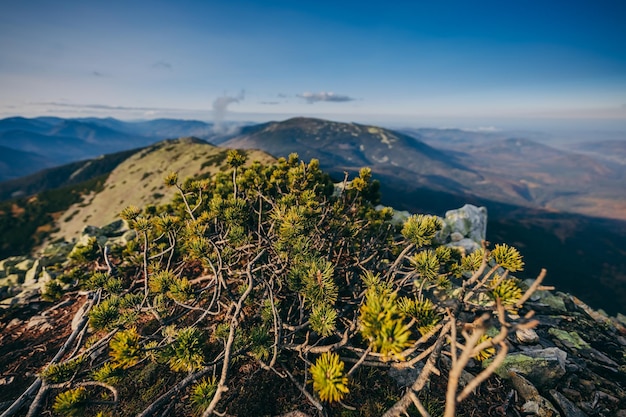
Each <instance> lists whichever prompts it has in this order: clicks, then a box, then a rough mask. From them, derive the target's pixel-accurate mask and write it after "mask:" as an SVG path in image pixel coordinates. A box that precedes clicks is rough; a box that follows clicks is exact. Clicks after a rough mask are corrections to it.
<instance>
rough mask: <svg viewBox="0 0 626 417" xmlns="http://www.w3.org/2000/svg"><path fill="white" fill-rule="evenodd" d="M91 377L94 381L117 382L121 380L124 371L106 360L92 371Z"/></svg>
mask: <svg viewBox="0 0 626 417" xmlns="http://www.w3.org/2000/svg"><path fill="white" fill-rule="evenodd" d="M91 377H92V378H93V379H94V381H100V382H106V383H109V384H116V383H118V382H119V381H120V379H121V377H122V373H121V372H120V368H117V367H115V366H113V365H112V364H111V362H105V363H104V364H103V365H102V366H101V367H100V368H98V369H96V370H95V371H93V372H92V373H91Z"/></svg>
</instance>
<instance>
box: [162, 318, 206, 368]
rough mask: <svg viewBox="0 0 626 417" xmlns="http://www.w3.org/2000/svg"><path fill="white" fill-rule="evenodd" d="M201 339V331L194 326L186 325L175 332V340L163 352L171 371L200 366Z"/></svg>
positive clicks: (201, 353) (202, 354) (201, 359)
mask: <svg viewBox="0 0 626 417" xmlns="http://www.w3.org/2000/svg"><path fill="white" fill-rule="evenodd" d="M203 339H204V337H203V335H202V332H200V330H198V329H197V328H195V327H186V328H184V329H181V330H179V331H178V332H177V334H176V340H175V341H174V342H173V343H172V344H171V345H170V346H169V347H168V349H167V351H166V353H165V355H166V356H165V357H166V359H167V360H168V363H169V365H170V368H171V369H172V371H175V372H191V371H195V370H197V369H200V368H202V365H203V363H204V352H203V351H202V345H203Z"/></svg>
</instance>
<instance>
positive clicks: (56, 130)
mask: <svg viewBox="0 0 626 417" xmlns="http://www.w3.org/2000/svg"><path fill="white" fill-rule="evenodd" d="M190 136H194V137H199V138H201V139H214V138H216V137H222V136H218V135H216V133H215V132H214V131H213V125H212V124H210V123H205V122H201V121H196V120H175V119H156V120H148V121H136V122H126V121H121V120H117V119H113V118H81V119H62V118H58V117H37V118H33V119H28V118H24V117H10V118H6V119H1V120H0V146H3V147H6V148H10V149H12V150H13V151H21V152H26V153H35V154H38V155H40V157H41V158H40V163H39V164H34V163H27V162H28V159H27V158H26V157H25V158H8V157H7V156H5V157H3V164H4V165H3V168H2V170H0V181H3V180H7V179H11V178H15V177H16V176H21V175H28V174H31V173H34V172H36V171H38V170H41V169H43V168H47V167H50V166H57V165H60V164H64V163H68V162H73V161H79V160H85V159H89V158H93V157H96V156H98V155H102V154H107V153H115V152H119V151H124V150H128V149H133V148H139V147H142V146H147V145H150V144H152V143H154V142H155V141H158V140H163V139H168V138H170V139H173V138H178V137H190ZM7 152H8V151H5V152H4V153H5V154H6V155H8V153H7ZM13 155H15V154H14V153H13Z"/></svg>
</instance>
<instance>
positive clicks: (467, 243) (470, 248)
mask: <svg viewBox="0 0 626 417" xmlns="http://www.w3.org/2000/svg"><path fill="white" fill-rule="evenodd" d="M446 246H450V247H453V248H461V249H462V251H463V252H464V253H465V254H469V253H472V252H474V251H475V250H478V249H480V248H481V245H479V244H478V243H476V242H474V241H473V240H472V239H468V238H463V239H461V240H459V241H458V242H451V243H448V244H447V245H446Z"/></svg>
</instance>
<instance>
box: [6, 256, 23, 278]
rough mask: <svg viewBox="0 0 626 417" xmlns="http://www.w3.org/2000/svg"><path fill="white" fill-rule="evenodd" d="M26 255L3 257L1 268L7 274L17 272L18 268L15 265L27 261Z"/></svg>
mask: <svg viewBox="0 0 626 417" xmlns="http://www.w3.org/2000/svg"><path fill="white" fill-rule="evenodd" d="M26 259H27V258H26V256H11V257H9V258H6V259H3V260H2V261H0V270H2V271H4V272H5V275H10V274H13V273H15V271H16V270H17V268H15V265H17V264H19V263H20V262H22V261H25V260H26Z"/></svg>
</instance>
